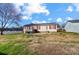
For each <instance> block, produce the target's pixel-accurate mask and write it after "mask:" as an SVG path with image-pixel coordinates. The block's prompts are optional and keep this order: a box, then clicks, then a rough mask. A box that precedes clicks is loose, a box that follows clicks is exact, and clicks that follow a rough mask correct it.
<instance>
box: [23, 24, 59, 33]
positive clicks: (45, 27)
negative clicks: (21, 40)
mask: <svg viewBox="0 0 79 59" xmlns="http://www.w3.org/2000/svg"><path fill="white" fill-rule="evenodd" d="M35 30H36V31H39V32H57V24H56V23H41V24H27V25H24V27H23V32H24V33H26V32H30V31H35Z"/></svg>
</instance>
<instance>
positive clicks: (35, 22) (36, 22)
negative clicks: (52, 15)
mask: <svg viewBox="0 0 79 59" xmlns="http://www.w3.org/2000/svg"><path fill="white" fill-rule="evenodd" d="M32 23H34V24H39V23H47V22H46V21H33V22H32Z"/></svg>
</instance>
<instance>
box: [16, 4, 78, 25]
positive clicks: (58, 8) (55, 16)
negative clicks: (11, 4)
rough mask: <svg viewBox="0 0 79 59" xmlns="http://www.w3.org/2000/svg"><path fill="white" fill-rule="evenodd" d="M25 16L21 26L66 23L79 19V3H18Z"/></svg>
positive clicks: (18, 7)
mask: <svg viewBox="0 0 79 59" xmlns="http://www.w3.org/2000/svg"><path fill="white" fill-rule="evenodd" d="M15 7H16V8H17V10H18V12H20V13H21V14H22V15H23V16H22V19H21V25H25V24H30V23H53V22H56V23H65V22H67V21H68V20H75V19H79V4H78V3H17V4H15Z"/></svg>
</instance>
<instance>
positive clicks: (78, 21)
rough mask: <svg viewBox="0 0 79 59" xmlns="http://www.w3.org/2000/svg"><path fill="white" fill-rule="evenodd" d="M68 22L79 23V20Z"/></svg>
mask: <svg viewBox="0 0 79 59" xmlns="http://www.w3.org/2000/svg"><path fill="white" fill-rule="evenodd" d="M68 22H72V23H79V19H78V20H69V21H68Z"/></svg>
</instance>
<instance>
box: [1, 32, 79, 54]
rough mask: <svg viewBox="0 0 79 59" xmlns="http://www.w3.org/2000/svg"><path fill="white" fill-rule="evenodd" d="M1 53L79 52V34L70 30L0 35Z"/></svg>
mask: <svg viewBox="0 0 79 59" xmlns="http://www.w3.org/2000/svg"><path fill="white" fill-rule="evenodd" d="M0 54H1V55H30V54H31V55H36V54H38V55H39V54H43V55H48V54H50V55H52V54H53V55H61V54H65V55H66V54H67V55H72V54H79V34H78V33H69V32H53V33H34V34H23V33H17V34H7V35H2V36H1V35H0Z"/></svg>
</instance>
